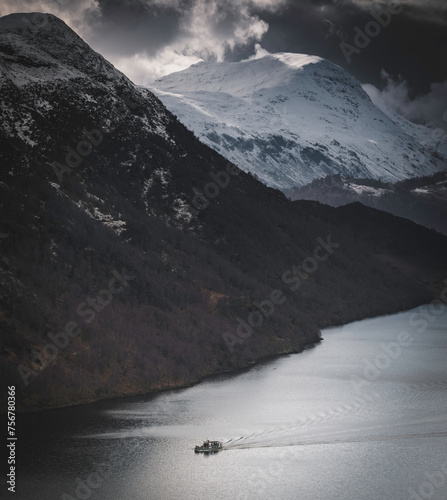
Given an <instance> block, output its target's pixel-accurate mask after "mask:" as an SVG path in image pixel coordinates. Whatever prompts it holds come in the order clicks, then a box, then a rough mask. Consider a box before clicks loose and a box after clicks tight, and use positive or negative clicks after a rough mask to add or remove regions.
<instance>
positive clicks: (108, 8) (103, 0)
mask: <svg viewBox="0 0 447 500" xmlns="http://www.w3.org/2000/svg"><path fill="white" fill-rule="evenodd" d="M99 6H100V11H101V17H100V18H98V19H96V21H95V22H94V23H92V24H93V29H92V34H91V36H90V37H89V38H90V42H91V43H92V44H94V46H95V48H97V49H98V50H100V51H101V50H103V51H106V52H108V53H111V54H114V55H117V56H125V55H126V56H133V55H135V54H138V53H141V52H142V50H143V51H144V52H145V53H146V54H148V55H152V56H154V55H155V54H156V53H157V52H158V51H160V50H162V49H163V47H165V46H166V45H169V44H171V43H172V42H173V41H174V40H175V39H176V38H177V37H178V36H179V34H180V32H181V17H182V14H181V11H179V10H178V9H176V8H172V7H170V6H169V5H157V4H156V3H153V4H149V2H143V1H140V0H128V1H125V2H122V1H119V0H100V1H99Z"/></svg>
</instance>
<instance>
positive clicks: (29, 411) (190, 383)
mask: <svg viewBox="0 0 447 500" xmlns="http://www.w3.org/2000/svg"><path fill="white" fill-rule="evenodd" d="M431 303H432V302H428V303H423V304H419V305H417V306H414V307H410V308H408V309H403V310H399V311H395V312H391V313H384V314H378V315H372V316H365V317H364V318H361V319H356V320H353V321H348V322H347V323H339V324H333V325H327V326H323V327H321V328H320V330H319V333H320V335H321V333H322V331H323V330H330V329H333V328H338V327H341V326H346V325H350V324H354V323H358V322H360V321H365V320H368V319H375V318H380V317H387V316H393V315H395V314H401V313H405V312H409V311H412V310H414V309H417V308H419V307H422V306H424V305H428V304H431ZM323 340H324V338H323V337H321V338H320V340H319V341H317V342H313V343H309V344H307V345H306V346H304V347H303V348H302V349H299V350H294V349H290V350H286V351H283V352H278V353H275V354H270V355H267V356H265V357H262V358H259V359H258V360H256V361H252V362H250V363H249V364H247V365H245V366H241V367H239V368H233V369H228V370H222V371H219V372H214V373H209V374H207V375H204V376H203V377H201V378H199V379H197V380H191V381H188V382H187V381H184V382H179V383H178V384H173V385H172V386H167V387H162V388H159V389H154V390H151V391H149V392H147V391H142V392H135V393H132V394H120V395H116V396H110V397H104V398H96V399H90V400H86V401H79V402H73V403H72V404H65V405H64V404H63V405H57V406H45V407H38V408H29V409H28V408H27V409H20V410H18V411H17V413H18V414H21V415H29V414H32V413H41V412H49V411H56V410H64V409H65V410H66V409H70V408H75V407H80V406H87V405H93V404H96V403H100V402H106V401H114V400H117V399H130V398H139V397H144V396H156V395H157V394H160V393H162V392H167V391H175V390H182V389H188V388H190V387H194V386H196V385H198V384H200V383H202V382H205V381H207V380H209V379H212V378H214V377H219V376H222V375H230V374H233V375H236V374H238V373H243V372H246V371H248V370H251V369H252V368H253V367H254V366H257V365H261V364H262V363H267V362H269V361H271V360H273V359H276V358H280V357H282V356H287V355H290V354H300V353H302V352H305V351H307V350H309V349H314V348H316V347H317V346H318V345H319V344H320V343H321V342H323Z"/></svg>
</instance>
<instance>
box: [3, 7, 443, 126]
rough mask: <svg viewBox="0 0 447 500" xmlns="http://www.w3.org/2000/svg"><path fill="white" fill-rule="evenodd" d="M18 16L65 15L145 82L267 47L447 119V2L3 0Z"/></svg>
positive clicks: (407, 107) (391, 101) (409, 109)
mask: <svg viewBox="0 0 447 500" xmlns="http://www.w3.org/2000/svg"><path fill="white" fill-rule="evenodd" d="M387 6H388V7H387ZM390 11H391V12H390ZM12 12H51V13H53V14H55V15H57V16H59V17H60V18H62V19H63V20H64V21H65V22H66V23H67V24H68V25H69V26H71V27H72V28H73V29H74V30H75V31H76V32H77V33H78V34H79V35H80V36H82V37H83V38H84V39H85V40H86V41H87V42H88V43H89V44H90V45H91V46H92V47H93V48H94V49H95V50H97V51H98V52H100V53H101V54H103V55H104V56H105V57H106V58H107V59H108V60H110V61H111V62H112V63H113V64H114V65H115V66H116V67H118V68H119V69H120V70H121V71H123V72H124V73H125V74H126V75H127V76H128V77H129V78H130V79H131V80H133V81H134V82H135V83H138V84H143V85H144V84H148V83H150V82H151V81H153V80H154V79H155V78H157V77H160V76H162V75H165V74H168V73H171V72H173V71H179V70H181V69H184V68H186V67H188V66H189V65H190V64H193V63H195V62H198V61H200V60H215V61H238V60H241V59H245V58H247V57H249V56H250V55H252V54H253V53H254V52H255V50H256V47H257V48H258V50H261V49H260V47H262V51H268V52H279V51H287V52H298V53H309V54H315V55H319V56H322V57H325V58H327V59H329V60H331V61H332V62H334V63H336V64H339V65H340V66H342V67H344V68H346V69H347V70H348V71H349V72H350V73H352V74H353V75H354V76H356V77H357V78H358V79H359V80H360V81H361V83H367V84H372V85H374V86H375V87H377V88H379V89H380V91H381V92H382V93H381V95H380V96H379V97H381V98H383V99H387V100H388V101H387V102H388V105H390V106H393V107H395V108H396V109H399V112H401V113H402V114H404V115H406V114H407V115H408V117H409V115H411V119H413V120H415V121H418V120H419V121H423V120H424V119H425V118H426V117H425V118H424V113H425V114H427V113H428V111H427V106H428V104H427V103H429V104H430V105H429V108H430V109H431V110H432V111H431V112H430V113H432V114H433V113H435V114H438V115H440V116H442V114H443V113H444V112H445V111H447V65H446V60H447V58H446V53H447V1H446V0H403V1H402V2H379V1H377V0H316V1H311V0H1V1H0V15H6V14H9V13H12ZM380 23H382V25H383V26H381V25H380ZM365 30H366V32H367V33H368V32H369V34H370V35H371V36H370V38H369V41H368V39H366V40H365V39H363V40H362V39H359V38H357V39H356V38H355V36H356V34H358V33H359V32H360V31H361V32H363V33H364V32H365ZM356 41H357V44H356V43H355V42H356ZM444 108H445V109H444Z"/></svg>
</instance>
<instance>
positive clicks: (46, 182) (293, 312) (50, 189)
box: [0, 14, 447, 407]
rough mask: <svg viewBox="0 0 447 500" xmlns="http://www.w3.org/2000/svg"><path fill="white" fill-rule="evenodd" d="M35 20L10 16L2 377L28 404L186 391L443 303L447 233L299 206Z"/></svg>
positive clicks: (1, 123) (83, 48)
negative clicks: (354, 326) (371, 322)
mask: <svg viewBox="0 0 447 500" xmlns="http://www.w3.org/2000/svg"><path fill="white" fill-rule="evenodd" d="M39 16H40V17H39V20H41V21H42V22H40V23H38V25H35V24H33V22H34V20H35V16H34V15H33V14H16V15H14V14H13V15H11V16H7V17H3V18H0V117H1V120H0V209H1V214H2V217H1V220H0V225H1V227H0V332H1V335H0V376H1V378H2V380H10V381H11V383H13V384H15V385H17V386H18V387H19V386H20V391H19V393H20V399H21V402H22V403H21V404H22V406H23V407H36V406H39V405H40V406H49V405H55V404H63V405H68V404H73V403H74V402H80V401H90V400H92V399H97V398H102V397H109V398H110V397H111V396H118V395H125V394H126V395H130V394H140V393H143V392H148V391H151V390H160V389H162V388H168V387H177V386H179V385H181V384H185V383H192V382H194V381H197V380H200V379H201V378H203V377H204V376H206V375H210V374H215V373H218V372H222V371H227V370H231V369H233V368H240V367H243V366H249V365H250V364H252V363H253V362H254V361H256V360H259V359H263V358H265V357H268V356H271V355H273V354H279V353H285V352H296V351H299V350H301V349H303V348H304V347H305V346H308V345H311V344H314V343H315V342H318V341H319V340H320V336H319V329H320V328H321V327H323V326H327V325H330V324H338V323H342V322H349V321H353V320H356V319H360V318H362V317H365V316H374V315H378V314H385V313H389V312H395V311H397V310H402V309H404V308H410V307H414V306H416V305H418V304H422V303H427V302H428V301H429V300H430V299H431V298H432V294H431V293H429V291H428V290H427V289H426V288H425V287H424V286H423V285H422V284H421V282H422V281H423V279H422V278H424V277H425V276H429V277H430V279H432V278H431V277H432V276H434V277H436V278H438V276H439V279H440V278H441V277H442V279H443V278H444V276H445V275H444V273H442V274H441V271H443V270H444V267H445V266H444V264H445V255H446V253H447V238H444V237H441V235H438V234H436V233H435V232H432V231H429V230H428V229H425V228H423V227H420V226H417V225H416V224H414V223H411V222H410V221H405V220H400V219H397V218H395V217H393V216H391V215H388V214H385V213H382V212H377V211H376V210H373V209H366V207H363V208H362V209H358V208H357V207H352V206H349V207H343V209H335V208H332V207H327V206H324V205H320V204H318V203H316V202H307V201H295V202H292V201H290V200H288V199H287V198H286V197H285V196H284V195H283V194H282V193H280V192H278V191H276V190H273V189H270V188H267V187H266V186H264V185H263V184H262V183H261V182H259V181H257V180H256V179H254V178H253V176H251V175H248V174H246V173H244V172H241V171H240V170H239V169H238V168H236V167H235V166H234V165H232V164H229V162H228V161H227V160H226V159H225V158H223V157H222V156H221V155H219V154H218V153H217V152H216V151H214V150H212V149H210V148H209V147H207V146H205V145H204V144H202V143H201V142H200V141H199V140H198V139H197V138H196V137H194V134H193V133H192V132H191V131H189V130H187V128H186V127H185V126H184V125H182V124H181V123H180V122H179V121H178V119H176V118H175V117H174V116H173V115H172V113H170V112H169V111H168V110H167V109H166V108H165V106H164V105H163V104H162V102H161V101H160V100H159V99H158V98H157V97H156V96H154V95H153V94H152V93H151V92H150V91H148V90H147V89H143V88H140V87H136V86H135V85H134V84H133V83H132V82H131V81H130V80H128V79H127V78H126V77H125V76H124V75H123V74H122V73H120V72H119V71H117V70H116V69H115V68H114V67H113V66H112V65H111V64H110V63H109V62H107V61H106V60H105V59H104V58H103V57H102V56H100V55H99V54H97V53H96V52H94V51H93V50H92V49H91V48H90V47H89V46H88V45H87V44H86V43H85V42H84V41H83V40H81V39H80V38H79V37H78V36H77V35H76V34H75V33H74V32H73V31H72V30H71V29H70V28H69V27H68V26H67V25H66V24H65V23H63V22H62V21H61V20H60V19H58V18H56V17H54V16H52V15H39ZM199 200H200V202H199ZM340 221H343V227H342V228H340V225H341V223H340ZM323 248H324V249H325V251H327V252H328V257H329V255H330V259H329V258H327V262H325V263H324V265H322V266H318V270H315V274H313V276H312V279H307V277H310V276H306V274H304V275H303V272H302V270H301V267H299V266H301V265H303V266H304V264H303V263H306V262H308V261H309V259H310V256H312V255H315V256H316V257H318V258H320V257H321V256H322V253H321V251H322V250H323ZM376 248H377V250H376ZM377 254H379V255H377ZM384 259H385V262H384ZM387 259H388V260H389V262H392V263H396V262H397V263H398V264H400V266H397V265H396V266H395V267H394V268H392V267H390V266H389V265H388V263H387ZM310 260H312V261H314V260H315V259H313V258H311V259H310ZM323 260H324V256H323ZM315 262H316V260H315ZM303 270H304V269H303ZM313 272H314V271H313V270H309V271H306V273H310V274H312V273H313ZM301 280H302V281H301ZM427 281H428V280H427ZM365 283H367V286H365ZM298 288H299V289H298ZM279 292H280V296H279V297H278V293H279ZM282 294H284V297H286V298H287V300H282V298H281V295H282ZM334 297H335V298H336V299H335V300H334ZM270 299H271V300H274V301H276V302H275V303H279V302H281V307H277V308H275V314H274V317H271V318H270V317H268V316H270V314H271V313H268V314H266V317H265V321H264V319H263V320H262V324H258V326H257V327H256V332H254V335H253V336H252V338H250V339H248V338H247V337H246V335H244V338H242V336H241V337H237V336H236V334H238V325H239V323H238V318H241V319H243V320H244V321H246V319H247V318H248V317H249V315H250V314H252V313H253V312H254V311H256V310H257V308H258V307H259V308H260V310H263V306H262V304H267V303H271V304H272V306H273V302H270ZM277 299H278V301H279V302H278V301H277ZM112 301H113V303H112ZM257 304H259V306H258V305H257ZM264 310H265V309H264ZM257 314H258V315H259V312H258V313H257ZM262 317H263V316H262ZM233 347H234V349H233ZM19 366H20V367H21V369H20V370H19V369H18V367H19Z"/></svg>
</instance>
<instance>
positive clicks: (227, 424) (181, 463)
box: [17, 312, 447, 500]
mask: <svg viewBox="0 0 447 500" xmlns="http://www.w3.org/2000/svg"><path fill="white" fill-rule="evenodd" d="M411 314H414V312H406V313H401V314H397V315H394V316H388V317H383V318H376V319H372V320H365V321H362V322H357V323H353V324H350V325H346V326H344V327H339V328H334V329H329V330H326V331H325V332H323V336H324V339H325V340H324V342H323V343H322V344H321V345H319V346H318V347H316V348H315V349H311V350H309V351H306V352H304V353H301V354H297V355H291V356H287V357H282V358H279V359H276V360H273V361H269V362H267V363H263V364H262V365H259V366H256V367H254V368H253V369H251V370H250V371H247V372H245V373H240V374H237V375H234V374H233V375H230V376H222V377H216V378H215V379H212V380H208V381H206V382H203V383H201V384H199V385H197V386H195V387H192V388H188V389H185V390H176V391H170V392H167V393H163V394H160V395H158V396H155V397H154V396H152V397H140V398H131V399H126V400H118V401H108V402H101V403H97V404H94V405H88V406H84V407H78V408H72V409H67V410H58V411H52V412H45V413H43V414H36V415H27V416H22V417H21V420H22V429H23V436H22V461H21V462H20V463H19V466H20V470H19V473H18V477H17V480H18V484H19V495H20V496H18V498H26V499H28V498H38V499H39V498H42V499H53V498H54V499H60V498H64V497H63V495H64V494H65V495H66V496H65V500H67V499H71V498H95V499H100V500H115V499H116V500H122V499H133V500H143V499H144V500H150V499H154V500H158V499H161V500H163V499H182V500H188V499H202V498H203V499H205V498H210V497H211V498H217V499H220V498H221V499H228V498H234V499H236V500H237V499H239V500H242V499H252V498H253V499H267V498H268V499H272V498H274V499H285V500H288V499H294V500H295V499H297V498H298V499H301V500H315V499H324V500H326V499H327V500H332V499H343V500H351V499H352V500H359V499H362V500H363V499H365V500H377V499H387V500H400V499H402V500H407V499H410V498H411V495H413V498H414V499H417V496H415V495H419V496H421V498H432V499H442V500H445V499H446V498H447V494H446V491H447V490H446V486H445V485H446V484H447V479H446V481H445V484H444V485H443V486H439V484H441V482H442V481H441V479H442V478H443V477H444V478H447V421H446V420H447V419H446V415H447V362H446V360H447V313H446V312H444V313H443V314H442V315H438V316H437V317H436V319H435V320H434V321H432V322H431V323H429V324H427V326H426V328H425V329H421V328H419V330H420V331H419V332H418V331H417V329H416V328H412V327H411ZM403 331H405V332H407V336H405V335H401V336H400V337H399V334H401V333H402V332H403ZM206 438H209V439H211V440H219V441H222V442H223V443H224V449H223V450H222V451H220V452H218V453H216V454H195V453H194V451H193V450H194V446H195V445H196V444H199V443H201V442H202V441H203V440H204V439H206ZM443 466H445V467H446V472H445V473H444V472H442V470H443V469H442V468H443ZM441 476H442V477H441ZM429 478H432V482H430V479H429ZM436 478H437V479H436ZM427 481H429V482H428V483H427ZM436 481H437V482H436ZM432 490H433V491H432ZM413 492H414V493H413ZM428 493H430V496H424V494H426V495H428Z"/></svg>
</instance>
